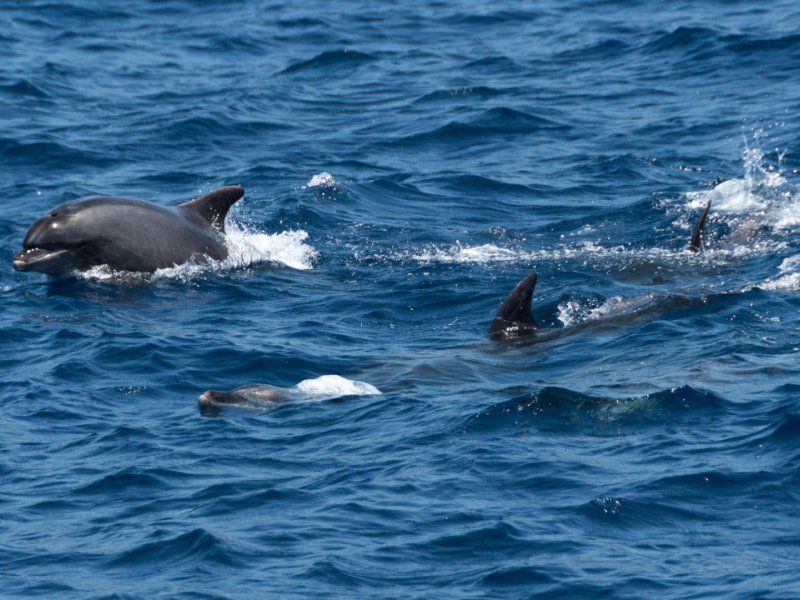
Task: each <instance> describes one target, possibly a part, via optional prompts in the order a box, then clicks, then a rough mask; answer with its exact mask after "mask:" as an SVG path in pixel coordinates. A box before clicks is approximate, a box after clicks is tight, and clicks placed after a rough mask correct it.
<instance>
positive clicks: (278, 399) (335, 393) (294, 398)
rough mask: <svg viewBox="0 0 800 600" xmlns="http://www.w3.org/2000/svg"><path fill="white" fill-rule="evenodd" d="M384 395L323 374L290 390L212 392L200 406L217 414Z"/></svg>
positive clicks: (267, 388)
mask: <svg viewBox="0 0 800 600" xmlns="http://www.w3.org/2000/svg"><path fill="white" fill-rule="evenodd" d="M380 393H381V391H380V390H379V389H378V388H376V387H375V386H373V385H370V384H368V383H365V382H363V381H354V380H352V379H345V378H344V377H340V376H339V375H323V376H322V377H317V378H316V379H306V380H304V381H301V382H300V383H298V384H297V385H296V386H294V387H290V388H282V387H277V386H274V385H264V384H254V385H246V386H244V387H240V388H237V389H235V390H233V391H232V392H218V391H215V390H208V391H207V392H204V393H203V394H202V395H201V396H200V397H199V398H198V400H197V403H198V404H199V405H200V408H202V409H211V410H212V411H214V410H216V409H219V408H222V407H223V406H238V407H242V408H265V407H267V406H270V405H274V404H283V403H286V402H309V401H319V400H332V399H334V398H341V397H342V396H371V395H374V394H380Z"/></svg>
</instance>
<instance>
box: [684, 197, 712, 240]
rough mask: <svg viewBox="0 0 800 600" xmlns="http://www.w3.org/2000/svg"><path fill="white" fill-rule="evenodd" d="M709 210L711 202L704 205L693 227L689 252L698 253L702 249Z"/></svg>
mask: <svg viewBox="0 0 800 600" xmlns="http://www.w3.org/2000/svg"><path fill="white" fill-rule="evenodd" d="M710 208H711V200H709V201H708V204H706V208H705V210H704V211H703V214H702V215H700V218H699V219H697V225H695V226H694V231H693V232H692V240H691V241H690V242H689V250H691V251H692V252H700V250H702V249H703V242H704V241H705V238H706V217H708V209H710Z"/></svg>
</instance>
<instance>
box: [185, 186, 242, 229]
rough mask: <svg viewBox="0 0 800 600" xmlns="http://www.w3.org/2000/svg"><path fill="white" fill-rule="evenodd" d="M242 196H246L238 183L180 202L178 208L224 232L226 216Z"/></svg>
mask: <svg viewBox="0 0 800 600" xmlns="http://www.w3.org/2000/svg"><path fill="white" fill-rule="evenodd" d="M242 196H244V189H243V188H241V187H240V186H238V185H227V186H225V187H221V188H219V189H218V190H214V191H213V192H209V193H208V194H206V195H205V196H200V197H199V198H198V199H197V200H191V201H189V202H184V203H183V204H179V205H178V208H182V209H183V210H185V211H189V212H192V213H194V214H196V215H198V216H199V217H200V218H201V219H203V220H204V221H208V223H210V224H211V225H213V226H214V227H215V228H217V229H218V230H219V231H221V232H223V233H224V232H225V217H226V216H227V214H228V211H229V210H230V208H231V206H233V205H234V204H236V202H237V201H238V200H239V199H240V198H241V197H242Z"/></svg>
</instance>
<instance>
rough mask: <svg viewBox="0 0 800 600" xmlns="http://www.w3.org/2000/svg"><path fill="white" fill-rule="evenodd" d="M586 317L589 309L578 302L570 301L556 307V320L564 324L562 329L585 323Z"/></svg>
mask: <svg viewBox="0 0 800 600" xmlns="http://www.w3.org/2000/svg"><path fill="white" fill-rule="evenodd" d="M588 315H589V308H588V307H587V306H585V305H584V304H581V303H580V302H579V301H578V300H575V299H570V300H567V301H566V302H563V303H562V304H559V305H558V320H559V321H561V322H562V323H563V324H564V327H570V326H571V325H575V324H576V323H580V322H581V321H585V320H586V318H587V317H588Z"/></svg>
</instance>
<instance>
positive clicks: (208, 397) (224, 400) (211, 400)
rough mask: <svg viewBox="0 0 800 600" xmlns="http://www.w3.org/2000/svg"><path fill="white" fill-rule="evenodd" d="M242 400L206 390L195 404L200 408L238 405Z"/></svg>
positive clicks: (227, 394)
mask: <svg viewBox="0 0 800 600" xmlns="http://www.w3.org/2000/svg"><path fill="white" fill-rule="evenodd" d="M241 402H242V399H241V398H238V397H236V396H234V395H233V394H229V393H227V392H217V391H216V390H208V391H207V392H204V393H203V394H201V395H200V397H199V398H198V399H197V403H198V404H199V405H200V406H201V407H202V406H221V405H224V404H238V403H241Z"/></svg>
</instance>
